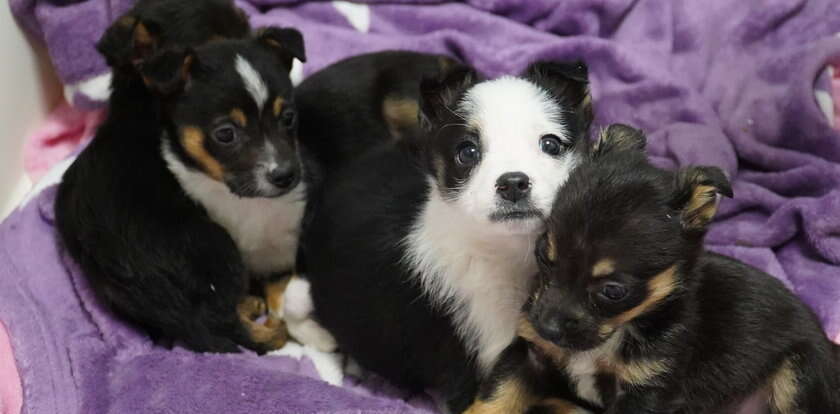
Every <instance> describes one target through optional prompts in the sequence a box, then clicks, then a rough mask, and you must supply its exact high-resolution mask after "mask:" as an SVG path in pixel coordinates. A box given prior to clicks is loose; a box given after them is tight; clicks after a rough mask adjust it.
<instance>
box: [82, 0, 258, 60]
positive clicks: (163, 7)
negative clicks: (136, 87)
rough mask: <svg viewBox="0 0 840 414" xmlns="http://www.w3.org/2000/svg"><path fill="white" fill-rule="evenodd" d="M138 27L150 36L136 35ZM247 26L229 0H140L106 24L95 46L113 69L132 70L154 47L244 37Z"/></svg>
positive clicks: (243, 14)
mask: <svg viewBox="0 0 840 414" xmlns="http://www.w3.org/2000/svg"><path fill="white" fill-rule="evenodd" d="M138 30H141V31H145V32H146V33H147V34H148V35H149V37H148V38H144V37H142V36H141V37H139V38H138V37H137V34H138ZM250 30H251V27H250V26H249V24H248V19H247V16H246V15H245V13H244V12H242V10H240V9H239V8H238V7H236V6H235V5H234V4H233V2H232V1H231V0H140V1H138V2H137V3H136V4H135V5H134V6H133V7H132V8H131V9H130V10H129V11H128V12H126V13H125V14H124V15H123V16H122V17H120V18H119V19H118V20H117V21H116V22H115V23H114V24H112V25H111V26H110V27H108V29H107V30H106V31H105V33H104V34H103V35H102V38H101V39H100V40H99V42H98V43H97V45H96V48H97V50H98V51H99V52H100V53H101V54H102V55H103V56H104V57H105V60H106V61H107V62H108V65H109V66H111V67H112V68H114V69H115V70H118V71H133V69H134V65H135V64H137V63H138V62H140V61H142V60H143V59H145V58H146V57H148V56H149V55H150V54H151V53H153V52H154V51H156V50H160V49H163V48H166V47H170V46H176V45H178V46H198V45H201V44H204V43H207V42H208V41H210V40H214V39H221V38H229V39H234V38H244V37H246V36H248V34H249V33H250Z"/></svg>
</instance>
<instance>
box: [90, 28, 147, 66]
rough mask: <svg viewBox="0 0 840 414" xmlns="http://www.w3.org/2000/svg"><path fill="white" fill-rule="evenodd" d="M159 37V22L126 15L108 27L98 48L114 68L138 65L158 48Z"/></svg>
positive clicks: (97, 45)
mask: <svg viewBox="0 0 840 414" xmlns="http://www.w3.org/2000/svg"><path fill="white" fill-rule="evenodd" d="M159 39H160V27H159V26H158V24H157V23H154V22H152V21H142V22H141V21H140V20H139V19H137V18H136V17H134V16H131V15H126V16H123V17H121V18H120V19H119V20H117V21H116V22H114V23H113V24H112V25H111V26H110V27H108V29H107V30H106V31H105V34H103V35H102V38H100V39H99V42H97V43H96V50H98V51H99V53H101V54H102V56H104V57H105V61H106V62H108V65H109V66H111V67H112V68H118V67H124V66H129V65H131V66H136V65H138V64H140V63H141V62H142V61H143V60H145V59H147V58H148V57H150V56H151V55H152V54H153V53H154V52H155V51H156V50H157V46H158V41H159Z"/></svg>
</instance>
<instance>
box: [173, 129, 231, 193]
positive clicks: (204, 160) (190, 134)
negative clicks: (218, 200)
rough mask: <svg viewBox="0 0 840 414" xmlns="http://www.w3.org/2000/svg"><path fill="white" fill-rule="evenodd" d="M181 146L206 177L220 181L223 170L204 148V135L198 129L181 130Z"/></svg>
mask: <svg viewBox="0 0 840 414" xmlns="http://www.w3.org/2000/svg"><path fill="white" fill-rule="evenodd" d="M181 145H183V146H184V150H186V152H187V154H188V155H189V156H190V157H191V158H192V159H193V160H195V162H197V163H198V165H200V166H201V167H202V168H203V169H204V172H205V173H207V175H208V176H210V177H211V178H213V179H214V180H217V181H222V178H223V177H224V173H225V170H224V168H222V164H220V163H219V161H218V160H216V159H215V158H213V156H212V155H210V153H209V152H207V149H206V148H205V147H204V134H203V133H202V132H201V130H200V129H198V127H192V126H188V127H183V128H181Z"/></svg>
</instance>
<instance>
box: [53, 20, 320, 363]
mask: <svg viewBox="0 0 840 414" xmlns="http://www.w3.org/2000/svg"><path fill="white" fill-rule="evenodd" d="M232 10H233V9H231V11H232ZM138 27H140V26H136V27H135V29H134V30H133V31H132V33H133V36H134V44H142V43H143V42H144V41H145V37H146V36H147V35H152V31H146V30H143V29H139V30H138ZM164 32H165V31H164ZM138 36H139V37H138ZM153 39H154V38H153ZM163 43H165V42H164V41H163V40H153V41H152V42H150V44H152V45H158V44H163ZM145 51H146V49H143V53H142V54H143V55H144V56H141V60H140V61H139V62H136V61H135V62H134V63H135V64H136V68H135V69H134V70H135V71H136V72H135V73H136V74H137V76H134V75H132V74H131V73H130V72H131V71H130V70H127V71H117V72H115V80H114V91H113V94H112V97H111V99H110V101H109V112H108V118H107V119H106V121H105V122H104V124H103V125H102V126H101V127H100V129H99V130H98V131H97V134H96V137H95V138H94V140H93V141H92V142H91V144H90V145H89V146H88V147H87V148H86V149H85V150H84V151H83V152H82V153H81V154H80V156H79V157H78V159H77V160H76V161H75V163H74V164H73V165H72V166H71V167H70V169H69V170H68V171H67V172H66V174H65V176H64V180H63V182H62V184H61V185H60V187H59V191H58V196H57V200H56V218H57V226H58V230H59V234H60V237H61V240H62V241H63V242H64V245H65V246H66V248H67V251H68V252H69V254H70V256H71V257H73V258H74V259H75V260H76V261H77V262H78V263H79V265H80V267H81V269H82V271H83V272H84V273H85V274H86V276H87V277H88V278H89V279H90V281H91V286H92V288H93V289H94V291H95V292H96V293H97V294H98V296H99V297H100V298H101V299H102V301H103V302H104V303H105V304H106V305H107V306H109V307H110V308H111V309H112V310H113V311H114V312H116V313H117V314H119V315H120V316H122V317H123V318H125V319H127V320H129V321H131V322H133V323H135V324H137V325H139V326H140V327H142V328H144V329H145V330H146V331H147V332H148V333H149V334H151V336H152V337H154V338H156V339H159V340H161V341H164V342H167V341H178V342H181V343H183V344H184V345H185V346H186V347H188V348H190V349H193V350H196V351H209V352H235V351H237V350H238V345H243V346H246V347H248V348H251V349H254V350H257V351H260V352H263V351H267V350H269V349H274V348H277V347H279V346H281V345H282V344H283V343H284V342H285V339H286V338H285V329H284V327H283V325H282V322H280V321H277V320H271V321H269V323H267V324H266V325H262V324H257V323H255V322H253V321H252V320H251V318H253V317H254V316H255V315H256V314H258V313H261V312H262V311H264V306H265V304H264V303H262V302H260V301H253V300H247V299H246V293H247V289H248V285H249V282H250V281H251V280H252V279H264V278H268V277H271V276H273V275H276V274H281V273H286V272H289V271H291V270H292V269H293V267H294V264H295V254H296V251H297V241H298V233H299V227H300V220H301V217H302V215H303V211H304V206H305V199H306V196H307V188H308V187H309V185H308V184H309V183H310V182H311V181H312V180H315V179H316V178H315V177H316V176H317V171H316V169H315V168H310V166H309V163H308V161H307V160H308V157H307V156H306V154H305V152H304V151H302V150H301V148H300V147H299V146H298V144H297V115H296V111H295V104H294V96H293V90H292V84H291V81H290V80H289V77H288V71H289V70H290V68H291V63H292V59H293V58H297V59H300V60H302V61H303V60H305V58H306V57H305V52H304V46H303V40H302V37H301V35H300V33H298V32H297V31H296V30H293V29H281V28H267V29H264V30H261V31H260V32H258V33H257V34H255V35H253V36H249V37H248V38H245V39H233V40H224V39H222V40H218V41H213V42H210V43H207V44H205V45H203V46H199V47H197V48H194V49H193V48H182V47H177V48H161V49H160V50H156V51H155V52H154V53H153V54H152V55H151V56H147V55H145V54H146V52H145ZM117 76H119V80H118V79H117Z"/></svg>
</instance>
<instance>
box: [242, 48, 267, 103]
mask: <svg viewBox="0 0 840 414" xmlns="http://www.w3.org/2000/svg"><path fill="white" fill-rule="evenodd" d="M236 71H237V72H238V73H239V76H240V77H241V78H242V82H243V83H245V89H247V90H248V93H250V94H251V97H252V98H254V102H255V103H256V104H257V108H258V109H259V111H260V113H262V109H263V106H265V102H266V101H268V88H267V87H266V86H265V82H264V81H263V78H262V76H260V73H259V72H257V70H256V69H254V67H253V66H251V64H250V63H248V61H247V60H246V59H245V58H244V57H242V55H236Z"/></svg>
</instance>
